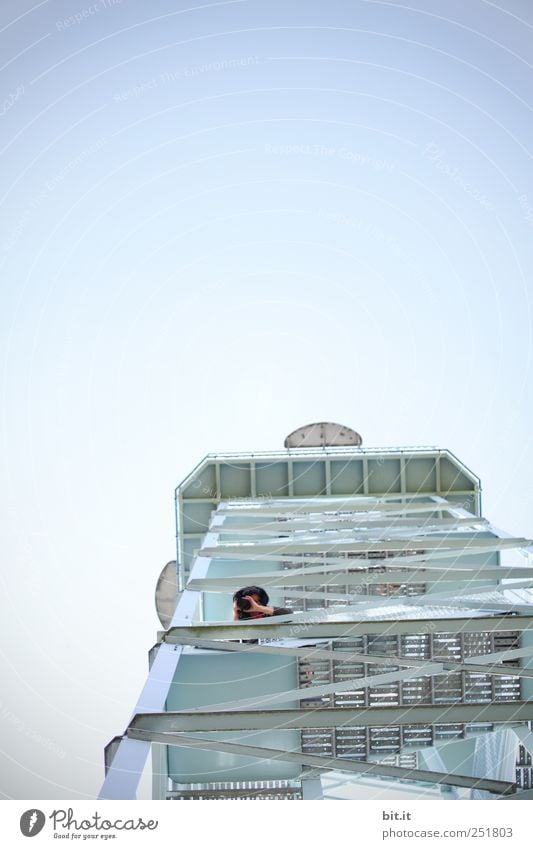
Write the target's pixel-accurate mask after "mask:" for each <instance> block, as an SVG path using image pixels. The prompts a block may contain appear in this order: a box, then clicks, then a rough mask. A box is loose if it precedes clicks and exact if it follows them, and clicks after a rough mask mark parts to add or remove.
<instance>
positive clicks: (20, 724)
mask: <svg viewBox="0 0 533 849" xmlns="http://www.w3.org/2000/svg"><path fill="white" fill-rule="evenodd" d="M0 719H3V720H4V721H5V722H9V723H10V724H11V725H13V726H14V727H15V728H16V729H17V731H18V732H19V734H23V735H24V736H25V737H27V738H28V739H29V740H33V742H34V743H37V744H38V745H39V746H42V747H43V749H48V751H50V752H53V754H54V755H57V756H58V758H64V757H66V752H65V750H64V749H62V748H61V747H60V746H56V744H55V743H53V742H52V740H50V739H49V738H48V737H43V736H42V734H39V733H38V732H37V731H35V729H34V728H30V727H29V726H28V725H27V724H26V723H25V722H24V720H23V719H21V718H20V716H17V715H16V714H15V713H13V712H12V711H10V710H9V709H8V708H7V707H6V706H5V705H3V704H2V702H1V701H0Z"/></svg>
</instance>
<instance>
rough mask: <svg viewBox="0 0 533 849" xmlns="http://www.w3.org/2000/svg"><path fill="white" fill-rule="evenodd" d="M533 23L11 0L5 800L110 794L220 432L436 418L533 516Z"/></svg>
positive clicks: (4, 309) (260, 4)
mask: <svg viewBox="0 0 533 849" xmlns="http://www.w3.org/2000/svg"><path fill="white" fill-rule="evenodd" d="M532 45H533V6H532V4H531V3H530V2H528V0H501V2H497V0H495V2H489V0H469V2H467V3H465V2H464V0H406V2H405V3H404V2H399V0H388V2H386V0H327V2H325V1H324V2H321V1H319V0H293V1H292V2H291V1H290V0H289V2H288V0H229V2H211V3H207V2H198V0H186V2H183V0H152V2H150V3H146V2H141V0H94V2H92V3H91V2H90V0H85V2H84V0H72V2H67V0H44V2H37V0H3V2H2V4H1V7H0V46H1V53H0V62H1V74H0V80H1V90H0V152H1V164H2V166H3V167H2V178H1V185H0V189H1V206H0V211H1V215H2V228H1V233H0V280H1V287H0V335H1V347H0V366H1V385H2V389H1V392H2V394H1V403H0V414H1V433H2V443H1V444H2V486H1V500H2V509H1V514H2V519H1V522H2V524H1V540H2V566H1V573H0V574H1V593H2V616H1V618H0V622H1V630H2V638H1V681H2V689H1V695H0V726H1V739H0V750H1V758H2V769H1V776H2V778H1V784H0V791H1V793H2V796H3V798H15V799H17V798H18V799H24V798H34V799H38V798H43V799H44V798H50V799H54V798H57V799H68V798H70V799H85V798H89V799H90V798H92V797H94V796H95V795H96V794H97V792H98V790H99V787H100V784H101V781H102V778H103V747H104V745H105V744H106V743H107V742H108V740H109V739H110V738H111V737H113V736H114V735H115V734H120V733H122V731H123V730H124V728H125V726H126V724H127V722H128V719H129V716H130V713H131V710H132V709H133V706H134V704H135V701H136V697H137V694H138V692H139V691H140V689H141V687H142V684H143V682H144V679H145V676H146V673H147V652H148V649H149V647H150V646H151V645H153V643H154V642H155V638H156V631H157V629H158V627H159V623H158V620H157V617H156V613H155V607H154V603H153V596H154V590H155V584H156V580H157V577H158V575H159V573H160V571H161V569H162V567H163V565H164V564H165V563H166V562H167V561H168V560H171V559H172V558H173V557H174V554H175V547H174V545H175V544H174V533H175V530H174V515H173V489H174V487H175V486H176V485H177V484H178V483H179V481H180V480H181V479H182V478H183V477H185V475H186V474H187V473H188V472H189V471H190V470H191V469H192V468H193V466H194V465H195V464H196V463H197V462H198V461H199V460H200V459H201V458H202V457H203V456H204V455H205V454H206V453H208V452H214V451H239V450H242V451H246V450H274V449H277V448H280V447H281V446H282V444H283V438H284V437H285V435H286V434H287V433H288V432H290V431H291V430H293V429H294V428H296V427H298V426H299V425H302V424H305V423H307V422H309V421H317V420H330V421H339V422H342V423H345V424H346V425H349V426H351V427H354V428H355V429H356V430H358V431H360V432H361V433H362V435H363V438H364V443H365V445H367V446H397V445H439V446H441V447H446V448H450V449H451V450H452V451H454V452H455V453H456V454H457V455H458V456H459V457H460V458H461V459H462V460H463V461H464V462H466V463H467V464H468V465H469V466H470V467H471V468H472V469H473V470H474V471H475V472H476V473H477V474H478V475H479V476H480V477H481V478H482V481H483V487H484V511H485V514H486V515H487V516H488V517H489V518H490V519H492V520H493V522H494V523H495V524H496V525H497V526H499V527H503V528H505V529H506V530H508V531H509V532H512V533H516V534H520V535H532V534H533V518H532V516H531V511H532V507H533V491H532V487H531V479H532V472H533V453H532V447H531V440H530V432H531V417H532V413H533V410H532V400H531V399H532V380H531V378H532V359H531V355H532V345H531V342H532V339H531V275H532V264H533V169H532V155H533V152H532V148H531V137H532V125H533V121H532V118H533V97H532V94H531V93H532V91H533V46H532ZM143 792H146V793H149V788H148V787H147V786H146V787H145V791H143Z"/></svg>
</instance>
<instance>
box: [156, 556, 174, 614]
mask: <svg viewBox="0 0 533 849" xmlns="http://www.w3.org/2000/svg"><path fill="white" fill-rule="evenodd" d="M177 578H178V576H177V572H176V561H175V560H170V562H169V563H167V565H166V566H165V567H164V569H163V571H162V572H161V574H160V576H159V578H158V580H157V586H156V588H155V607H156V610H157V615H158V616H159V621H160V622H161V625H162V626H163V628H165V630H166V629H167V628H168V627H169V625H170V623H171V622H172V617H173V616H174V611H175V610H176V605H177V603H178V580H177Z"/></svg>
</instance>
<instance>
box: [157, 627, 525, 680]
mask: <svg viewBox="0 0 533 849" xmlns="http://www.w3.org/2000/svg"><path fill="white" fill-rule="evenodd" d="M174 642H175V643H178V644H179V645H190V646H195V647H196V648H199V649H208V650H211V651H230V652H241V653H243V654H246V653H248V652H252V653H254V654H270V655H278V656H279V655H282V656H285V657H300V658H309V659H312V660H327V661H330V662H331V661H335V663H336V664H337V665H340V664H342V663H353V662H354V661H356V662H359V663H371V664H375V665H385V666H408V667H414V668H420V669H422V668H423V667H424V665H425V664H427V663H428V661H427V660H423V659H421V658H411V657H402V656H401V655H385V654H363V653H362V652H352V651H340V650H336V649H333V650H328V649H319V648H315V647H313V646H309V647H307V646H301V647H296V646H294V647H293V646H290V647H289V646H278V645H267V646H264V645H256V644H253V645H251V644H249V643H233V642H227V641H225V640H197V639H194V638H192V637H191V636H190V635H188V636H187V637H183V638H182V639H179V638H177V637H175V638H174ZM532 652H533V649H532ZM502 654H506V653H505V652H502ZM496 656H497V655H496ZM502 659H503V658H502ZM478 660H481V661H483V657H480V658H478V657H474V658H471V659H469V660H467V661H464V662H462V663H454V662H452V661H438V663H440V665H441V666H442V669H443V671H446V672H476V673H479V674H480V675H502V676H504V677H505V678H508V677H509V676H513V677H517V678H533V667H525V666H513V667H509V666H502V665H499V664H496V663H483V662H481V663H478ZM429 674H438V673H429V672H428V671H427V670H425V671H424V672H422V671H421V672H420V675H429ZM360 682H361V679H357V684H358V686H359V687H360V686H361V683H360ZM369 686H370V685H369ZM304 692H305V691H304Z"/></svg>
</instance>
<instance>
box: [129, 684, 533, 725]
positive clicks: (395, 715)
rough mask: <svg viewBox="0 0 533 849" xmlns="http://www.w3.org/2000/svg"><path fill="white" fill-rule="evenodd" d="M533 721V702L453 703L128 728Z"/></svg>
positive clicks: (153, 716)
mask: <svg viewBox="0 0 533 849" xmlns="http://www.w3.org/2000/svg"><path fill="white" fill-rule="evenodd" d="M303 693H305V690H303V691H302V694H303ZM531 720H533V701H530V702H511V703H499V702H491V703H490V704H461V703H457V702H454V703H452V704H440V705H395V706H393V707H382V706H380V707H364V708H351V707H344V708H335V707H334V708H323V707H319V708H300V709H298V708H294V709H284V710H243V711H240V710H235V711H231V710H230V711H220V712H214V713H213V712H210V711H206V712H203V711H167V712H166V713H138V714H136V715H135V716H134V717H133V719H132V720H131V723H130V726H129V727H130V728H132V729H137V730H143V731H190V732H193V731H272V730H283V729H287V730H290V729H294V728H298V729H301V728H343V727H345V726H350V727H351V726H372V727H378V726H380V727H388V726H397V725H435V724H438V725H445V724H456V723H458V722H459V723H470V722H490V723H510V722H530V721H531Z"/></svg>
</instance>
